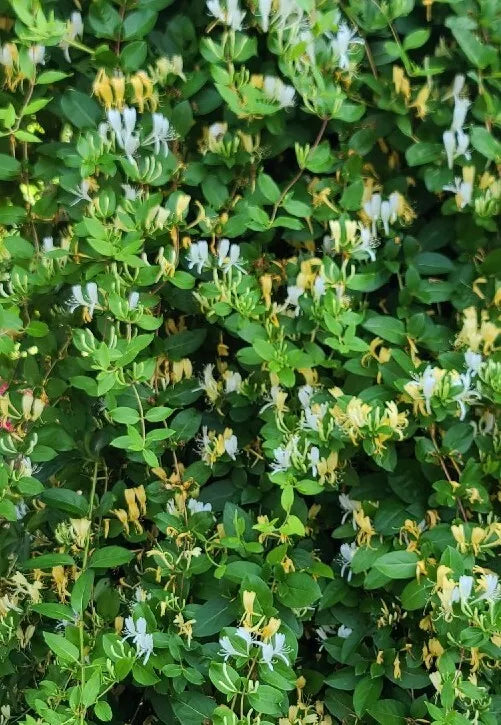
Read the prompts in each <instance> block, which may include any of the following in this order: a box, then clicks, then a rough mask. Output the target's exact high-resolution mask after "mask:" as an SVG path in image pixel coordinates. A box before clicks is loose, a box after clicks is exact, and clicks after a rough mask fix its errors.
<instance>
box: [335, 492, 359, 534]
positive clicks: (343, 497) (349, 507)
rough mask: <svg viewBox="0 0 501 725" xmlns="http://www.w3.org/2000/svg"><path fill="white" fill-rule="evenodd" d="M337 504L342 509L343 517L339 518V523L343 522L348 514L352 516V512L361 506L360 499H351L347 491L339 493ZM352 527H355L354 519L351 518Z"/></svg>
mask: <svg viewBox="0 0 501 725" xmlns="http://www.w3.org/2000/svg"><path fill="white" fill-rule="evenodd" d="M338 500H339V505H340V506H341V508H342V509H343V511H344V514H343V517H342V519H341V523H342V524H344V522H345V521H346V519H347V518H348V516H349V515H350V514H351V515H352V518H353V514H354V513H355V511H358V510H359V509H360V507H361V503H360V501H356V500H355V499H351V498H350V497H349V496H348V494H347V493H340V494H339V499H338ZM353 528H354V529H356V528H357V527H356V524H355V519H353Z"/></svg>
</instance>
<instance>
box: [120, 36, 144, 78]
mask: <svg viewBox="0 0 501 725" xmlns="http://www.w3.org/2000/svg"><path fill="white" fill-rule="evenodd" d="M147 54H148V46H147V44H146V43H145V42H144V40H135V41H134V42H132V43H127V45H125V46H124V47H123V49H122V52H121V53H120V65H121V67H122V70H123V71H124V73H134V71H137V70H140V68H141V67H142V65H143V63H144V61H145V60H146V56H147Z"/></svg>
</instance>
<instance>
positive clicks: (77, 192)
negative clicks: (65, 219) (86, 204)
mask: <svg viewBox="0 0 501 725" xmlns="http://www.w3.org/2000/svg"><path fill="white" fill-rule="evenodd" d="M89 189H90V183H89V182H88V181H87V179H83V180H82V182H81V183H80V184H79V185H78V186H77V187H76V188H75V189H68V191H69V192H70V194H73V195H74V196H76V199H75V201H72V202H71V206H74V205H75V204H78V202H79V201H84V200H85V201H92V199H91V198H90V196H89Z"/></svg>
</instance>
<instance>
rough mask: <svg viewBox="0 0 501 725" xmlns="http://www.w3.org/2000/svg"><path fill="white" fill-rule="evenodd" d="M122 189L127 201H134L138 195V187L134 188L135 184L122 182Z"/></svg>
mask: <svg viewBox="0 0 501 725" xmlns="http://www.w3.org/2000/svg"><path fill="white" fill-rule="evenodd" d="M122 189H123V192H124V196H125V199H126V200H127V201H136V199H137V198H138V196H139V189H136V187H135V186H131V185H130V184H122Z"/></svg>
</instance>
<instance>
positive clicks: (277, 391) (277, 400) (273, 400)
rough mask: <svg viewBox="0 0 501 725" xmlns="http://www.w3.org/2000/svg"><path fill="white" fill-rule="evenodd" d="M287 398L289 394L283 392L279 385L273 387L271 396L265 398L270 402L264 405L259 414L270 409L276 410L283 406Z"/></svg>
mask: <svg viewBox="0 0 501 725" xmlns="http://www.w3.org/2000/svg"><path fill="white" fill-rule="evenodd" d="M286 397H287V394H286V393H284V392H283V391H282V388H281V387H280V386H279V385H272V386H271V388H270V394H269V395H268V396H266V398H265V400H267V401H268V402H267V403H266V404H265V405H263V407H262V408H261V410H260V411H259V412H260V413H262V412H263V411H265V410H268V408H276V407H277V406H278V405H279V404H280V405H281V404H283V402H284V401H285V398H286Z"/></svg>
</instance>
